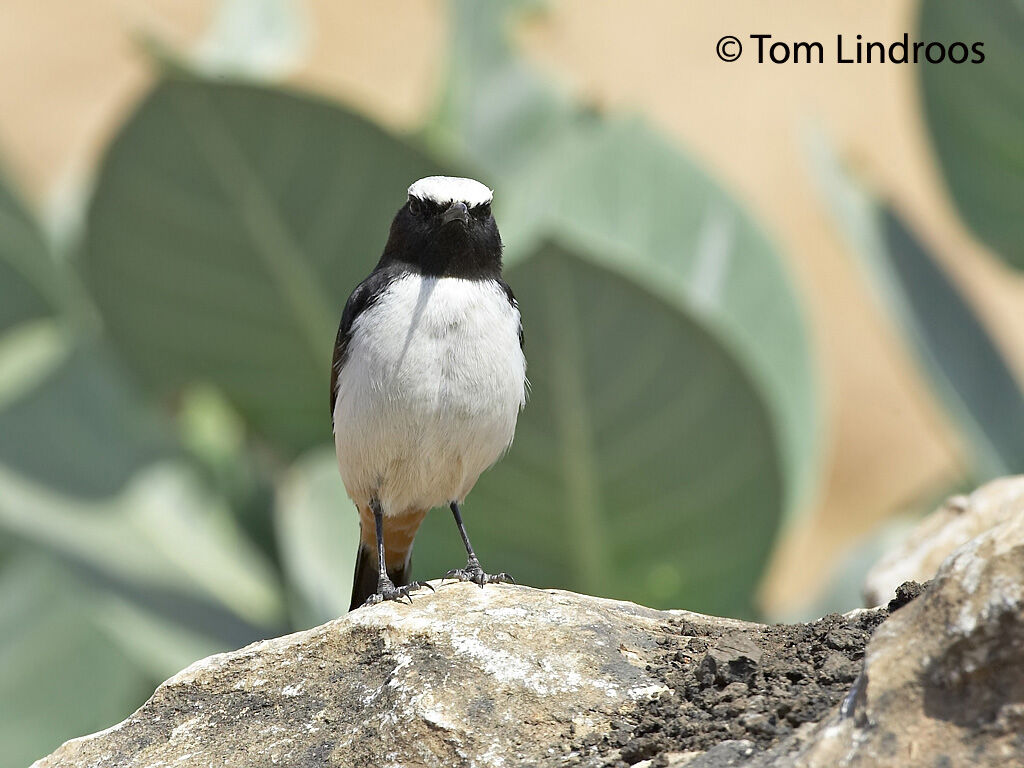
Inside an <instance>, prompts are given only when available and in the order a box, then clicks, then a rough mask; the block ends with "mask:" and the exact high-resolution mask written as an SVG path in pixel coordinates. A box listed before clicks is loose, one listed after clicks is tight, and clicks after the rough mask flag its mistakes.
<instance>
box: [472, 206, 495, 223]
mask: <svg viewBox="0 0 1024 768" xmlns="http://www.w3.org/2000/svg"><path fill="white" fill-rule="evenodd" d="M473 215H474V216H476V217H477V218H481V219H486V218H487V217H489V216H490V215H491V204H490V203H484V204H483V205H478V206H476V207H475V208H474V209H473Z"/></svg>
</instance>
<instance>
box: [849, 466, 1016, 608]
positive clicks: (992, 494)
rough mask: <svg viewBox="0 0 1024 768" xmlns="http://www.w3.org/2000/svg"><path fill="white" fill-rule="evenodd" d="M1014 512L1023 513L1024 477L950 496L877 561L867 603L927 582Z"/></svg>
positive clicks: (866, 590) (867, 585)
mask: <svg viewBox="0 0 1024 768" xmlns="http://www.w3.org/2000/svg"><path fill="white" fill-rule="evenodd" d="M1015 515H1024V476H1016V477H1004V478H1001V479H999V480H993V481H992V482H990V483H988V484H986V485H983V486H982V487H981V488H979V489H978V490H976V491H975V492H974V493H972V494H971V495H969V496H952V497H950V498H949V499H947V500H946V502H945V503H944V504H943V505H942V506H941V507H939V508H938V509H937V510H935V511H934V512H932V513H931V514H930V515H928V516H927V517H926V518H924V520H922V521H921V522H920V523H919V524H918V525H917V526H916V527H915V528H914V529H913V530H912V531H911V533H910V534H909V535H908V536H907V537H906V538H905V539H904V540H903V542H902V543H901V544H900V545H899V546H897V547H895V548H893V549H892V550H891V551H890V552H888V553H886V555H885V556H884V557H882V558H881V559H880V560H879V561H878V563H876V564H875V566H874V567H873V568H872V569H871V571H870V572H869V573H868V575H867V578H866V579H865V582H864V604H865V605H868V606H874V605H882V604H883V603H885V601H886V600H888V599H889V597H890V596H891V595H892V593H893V590H894V589H896V587H897V586H899V585H900V584H902V583H903V582H905V581H919V582H923V581H927V580H928V579H930V578H931V577H932V576H934V575H935V574H936V572H937V571H938V570H939V566H940V565H942V561H943V560H945V559H946V558H947V557H949V556H950V555H951V554H952V553H953V550H955V549H956V548H957V547H960V546H963V545H964V544H966V543H967V542H968V541H970V540H971V539H973V538H974V537H975V536H979V535H981V534H982V533H984V532H985V531H988V530H990V529H992V528H994V527H996V526H997V525H1001V524H1002V523H1005V522H1007V521H1008V520H1010V519H1011V518H1012V517H1013V516H1015Z"/></svg>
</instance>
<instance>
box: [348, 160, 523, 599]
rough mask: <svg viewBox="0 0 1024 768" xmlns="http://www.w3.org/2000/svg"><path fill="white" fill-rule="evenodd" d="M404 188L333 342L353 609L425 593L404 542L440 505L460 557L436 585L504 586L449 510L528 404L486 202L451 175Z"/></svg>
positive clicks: (518, 340)
mask: <svg viewBox="0 0 1024 768" xmlns="http://www.w3.org/2000/svg"><path fill="white" fill-rule="evenodd" d="M408 192H409V197H408V200H407V201H406V203H405V205H403V206H402V207H401V209H399V211H398V213H397V214H396V215H395V218H394V221H393V222H392V223H391V232H390V235H389V236H388V241H387V244H386V245H385V246H384V254H383V255H382V256H381V258H380V261H379V262H378V263H377V266H376V267H375V268H374V270H373V272H371V273H370V276H369V277H367V278H366V279H365V280H364V281H363V282H362V283H360V284H359V286H358V287H356V289H355V291H353V292H352V295H351V296H350V297H349V299H348V302H347V303H346V305H345V310H344V312H343V313H342V315H341V325H340V326H339V328H338V337H337V340H336V342H335V345H334V363H333V365H332V368H331V414H332V417H333V420H334V444H335V448H336V450H337V454H338V467H339V469H340V471H341V478H342V481H343V482H344V483H345V489H346V490H347V491H348V495H349V497H350V498H351V499H352V501H354V502H355V504H356V507H357V508H358V509H359V524H360V530H361V536H360V547H359V554H358V556H357V558H356V570H355V579H354V581H353V584H352V604H351V606H350V610H351V609H354V608H358V607H359V606H360V605H363V604H364V603H377V602H380V601H382V600H397V599H400V598H403V597H404V598H408V595H409V593H410V592H411V591H413V590H415V589H418V588H421V587H423V586H429V585H426V584H424V583H422V582H410V570H411V556H412V544H413V538H414V537H415V536H416V531H417V530H418V528H419V526H420V523H421V522H422V521H423V518H424V517H425V516H426V514H427V512H428V511H429V510H430V509H431V508H433V507H438V506H443V505H446V506H449V507H450V508H451V511H452V514H453V515H454V516H455V524H456V525H457V526H458V528H459V533H460V534H461V535H462V542H463V544H464V545H465V547H466V555H467V558H468V559H467V562H466V566H465V568H456V569H453V570H451V571H449V572H448V573H447V574H446V577H453V578H457V579H459V580H462V581H473V582H476V583H477V584H479V585H480V586H481V587H482V586H483V585H484V584H485V583H496V582H506V581H511V580H512V579H511V577H509V576H508V574H505V573H499V574H497V575H490V574H487V573H485V572H484V571H483V569H482V568H481V567H480V561H479V560H478V559H477V556H476V554H475V553H474V552H473V547H472V545H470V543H469V537H468V536H467V535H466V528H465V526H464V525H463V523H462V514H461V511H460V508H459V507H460V504H462V502H463V501H464V499H465V498H466V494H468V493H469V491H470V490H471V489H472V488H473V485H474V484H475V483H476V481H477V478H478V477H480V474H481V473H482V472H483V471H484V470H485V469H487V468H488V467H489V466H491V465H492V464H493V463H494V462H495V461H497V460H498V459H499V458H500V457H501V455H502V454H503V453H504V452H505V451H506V450H507V449H508V447H509V445H510V444H511V443H512V436H513V434H514V432H515V427H516V420H517V418H518V416H519V411H520V410H521V409H522V407H523V406H524V405H525V403H526V386H527V384H526V359H525V357H524V356H523V348H522V347H523V331H522V324H521V321H520V316H519V306H518V304H517V303H516V299H515V297H514V296H513V295H512V289H511V288H509V286H508V284H507V283H505V281H504V280H502V277H501V250H502V244H501V236H500V235H499V233H498V227H497V225H496V224H495V222H494V217H493V216H492V215H491V198H492V192H491V190H490V189H488V188H487V187H486V186H484V185H483V184H481V183H480V182H478V181H474V180H473V179H462V178H453V177H448V176H430V177H428V178H425V179H420V180H419V181H417V182H415V183H414V184H413V185H412V186H410V187H409V190H408Z"/></svg>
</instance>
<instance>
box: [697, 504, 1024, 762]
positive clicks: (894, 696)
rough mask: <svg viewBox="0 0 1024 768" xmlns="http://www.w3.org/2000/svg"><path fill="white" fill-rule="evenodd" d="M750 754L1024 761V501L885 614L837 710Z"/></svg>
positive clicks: (791, 758) (765, 757) (784, 758)
mask: <svg viewBox="0 0 1024 768" xmlns="http://www.w3.org/2000/svg"><path fill="white" fill-rule="evenodd" d="M692 765H693V766H694V768H696V766H698V765H700V764H699V763H696V762H694V763H692ZM749 765H751V766H759V767H766V766H795V767H801V768H803V767H806V768H811V767H812V766H813V767H815V768H817V767H818V766H821V767H822V768H824V766H850V768H856V767H857V766H934V767H935V768H954V766H1009V765H1024V513H1021V512H1019V513H1018V514H1015V515H1013V516H1011V517H1010V519H1008V520H1006V521H1005V522H1004V523H1002V524H1001V525H997V526H996V527H995V528H993V529H991V530H989V531H986V532H985V533H983V534H981V535H980V536H978V537H976V538H974V539H972V540H971V541H970V542H968V543H967V544H966V545H964V546H963V547H961V548H960V549H958V550H957V551H956V552H955V553H954V555H953V556H952V557H950V558H949V559H948V560H947V561H946V562H945V563H944V564H943V566H942V567H941V568H940V569H939V573H938V575H937V576H936V577H935V579H934V581H933V582H932V583H931V585H930V586H929V588H928V589H927V591H926V592H925V593H924V594H923V595H922V596H921V597H920V598H918V599H917V600H915V601H913V602H912V603H911V604H910V605H908V606H907V607H905V608H903V609H901V610H900V611H899V612H898V613H896V615H894V616H893V617H892V618H891V619H889V620H888V621H886V622H885V623H884V624H882V625H881V627H880V628H879V629H878V631H877V632H876V633H875V636H874V637H873V638H872V640H871V642H870V644H869V645H868V649H867V654H866V657H865V662H864V669H863V671H862V672H861V674H860V676H859V677H858V680H857V682H856V683H855V684H854V686H853V688H852V690H851V692H850V694H849V695H848V696H847V698H846V700H845V702H844V704H843V706H842V707H841V708H840V709H839V710H838V711H837V712H834V713H833V714H831V715H830V716H829V717H828V718H827V719H826V720H825V721H823V722H822V723H819V724H818V725H816V726H814V727H813V728H810V729H808V730H807V731H805V732H802V733H798V734H796V735H795V736H794V737H792V738H791V739H789V740H788V741H787V742H785V743H782V744H780V745H779V746H777V747H776V748H775V749H774V750H771V751H769V752H768V753H766V754H761V755H759V756H758V757H757V759H756V760H754V761H750V762H749Z"/></svg>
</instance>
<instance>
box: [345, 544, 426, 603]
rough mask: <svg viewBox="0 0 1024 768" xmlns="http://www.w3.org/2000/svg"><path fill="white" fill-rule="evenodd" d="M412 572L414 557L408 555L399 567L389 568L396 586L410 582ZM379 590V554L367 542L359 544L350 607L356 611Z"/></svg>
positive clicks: (390, 575) (402, 585)
mask: <svg viewBox="0 0 1024 768" xmlns="http://www.w3.org/2000/svg"><path fill="white" fill-rule="evenodd" d="M411 573H412V557H411V556H410V557H408V558H406V559H405V561H404V562H403V563H402V564H401V565H400V566H398V567H397V568H388V576H389V577H390V579H391V581H393V582H394V584H395V586H396V587H404V586H405V585H406V584H408V583H409V577H410V574H411ZM376 591H377V554H376V552H374V551H373V550H372V549H370V547H368V546H366V544H363V543H360V544H359V553H358V554H357V555H356V572H355V575H354V576H353V577H352V602H351V603H350V604H349V606H348V609H349V610H350V611H354V610H355V609H356V608H358V607H359V606H361V605H362V604H363V603H365V602H366V598H368V597H369V596H370V595H372V594H374V593H375V592H376Z"/></svg>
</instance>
